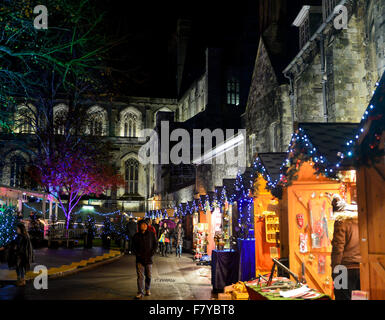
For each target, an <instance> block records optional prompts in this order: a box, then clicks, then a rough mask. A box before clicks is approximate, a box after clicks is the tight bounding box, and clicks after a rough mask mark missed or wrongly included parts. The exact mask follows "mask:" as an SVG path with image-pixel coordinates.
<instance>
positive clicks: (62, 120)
mask: <svg viewBox="0 0 385 320" xmlns="http://www.w3.org/2000/svg"><path fill="white" fill-rule="evenodd" d="M67 113H68V108H67V107H66V106H65V105H60V106H57V107H55V110H54V132H55V134H64V132H65V125H66V121H67Z"/></svg>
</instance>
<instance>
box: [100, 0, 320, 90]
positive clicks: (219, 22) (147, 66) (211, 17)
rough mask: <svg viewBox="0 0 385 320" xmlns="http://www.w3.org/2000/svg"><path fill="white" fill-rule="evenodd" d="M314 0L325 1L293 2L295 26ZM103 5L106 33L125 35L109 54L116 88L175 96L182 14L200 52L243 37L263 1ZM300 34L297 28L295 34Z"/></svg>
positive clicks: (111, 1) (106, 1)
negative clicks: (245, 26)
mask: <svg viewBox="0 0 385 320" xmlns="http://www.w3.org/2000/svg"><path fill="white" fill-rule="evenodd" d="M314 2H315V3H320V2H321V1H318V0H315V1H309V0H307V1H306V0H290V1H289V3H290V5H289V13H288V17H287V21H288V22H287V23H288V24H289V25H288V27H289V28H293V27H290V23H291V22H292V21H293V20H294V18H295V16H296V15H297V13H298V12H299V10H300V8H301V7H302V5H304V4H311V3H314ZM98 5H99V6H100V8H101V10H103V11H105V12H106V19H105V21H106V23H105V27H104V28H103V29H104V30H103V32H106V33H107V34H108V35H111V37H115V38H118V39H122V41H121V43H120V44H119V45H118V46H116V47H115V48H114V49H113V50H112V51H111V52H110V55H109V59H108V62H107V64H108V65H109V66H111V67H112V68H113V69H114V70H115V71H114V72H113V79H114V81H115V82H117V83H119V84H118V85H117V87H116V89H114V90H116V93H117V94H120V95H126V96H127V95H136V96H153V97H176V24H177V19H178V18H189V19H191V20H192V22H193V31H192V32H193V34H192V37H193V39H194V43H195V45H196V47H197V51H199V50H201V49H202V48H205V47H206V46H212V47H215V46H223V45H227V46H229V45H230V46H231V41H232V40H229V39H236V38H237V37H240V36H241V34H242V25H243V23H244V21H245V17H249V18H250V17H253V16H254V18H252V19H256V21H257V20H258V0H253V1H250V0H242V1H236V2H225V1H219V0H205V1H203V0H179V1H174V0H167V1H132V0H128V1H127V0H125V1H118V0H99V2H98ZM257 25H258V24H256V26H257ZM295 32H297V31H296V30H295V29H294V28H293V30H292V34H293V36H294V35H295ZM229 41H230V43H229ZM255 41H256V42H258V37H257V36H256V39H255ZM293 43H294V45H293V47H292V48H291V50H289V51H288V56H289V57H288V60H290V58H291V57H290V56H293V57H294V55H295V53H296V51H297V50H298V48H297V45H296V43H297V41H294V42H293Z"/></svg>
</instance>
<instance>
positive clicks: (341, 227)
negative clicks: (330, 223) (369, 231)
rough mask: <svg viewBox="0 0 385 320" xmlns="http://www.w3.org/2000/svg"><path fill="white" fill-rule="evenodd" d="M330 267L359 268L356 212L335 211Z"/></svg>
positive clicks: (359, 254) (359, 255) (359, 256)
mask: <svg viewBox="0 0 385 320" xmlns="http://www.w3.org/2000/svg"><path fill="white" fill-rule="evenodd" d="M332 246H333V248H332V253H331V261H332V269H333V270H334V267H335V266H337V265H344V266H346V267H347V268H348V269H354V268H359V266H360V262H361V253H360V241H359V232H358V215H357V212H349V211H343V212H336V216H335V222H334V234H333V240H332Z"/></svg>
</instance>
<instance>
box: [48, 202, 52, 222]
mask: <svg viewBox="0 0 385 320" xmlns="http://www.w3.org/2000/svg"><path fill="white" fill-rule="evenodd" d="M48 220H49V221H52V199H51V198H50V199H49V213H48Z"/></svg>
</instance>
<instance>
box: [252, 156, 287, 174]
mask: <svg viewBox="0 0 385 320" xmlns="http://www.w3.org/2000/svg"><path fill="white" fill-rule="evenodd" d="M286 156H287V153H286V152H268V153H259V154H258V157H259V159H260V160H261V164H262V165H263V166H264V167H265V169H266V173H267V174H268V175H269V176H270V178H271V180H272V181H275V180H278V179H279V175H280V173H281V166H282V163H283V162H284V160H285V159H286Z"/></svg>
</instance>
